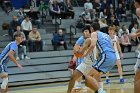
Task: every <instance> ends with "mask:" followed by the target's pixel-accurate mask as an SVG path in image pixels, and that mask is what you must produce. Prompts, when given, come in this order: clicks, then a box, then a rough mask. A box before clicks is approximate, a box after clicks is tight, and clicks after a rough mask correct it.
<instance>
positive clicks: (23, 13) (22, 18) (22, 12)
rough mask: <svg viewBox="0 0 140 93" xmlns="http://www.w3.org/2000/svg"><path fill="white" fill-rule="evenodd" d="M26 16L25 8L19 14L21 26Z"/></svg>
mask: <svg viewBox="0 0 140 93" xmlns="http://www.w3.org/2000/svg"><path fill="white" fill-rule="evenodd" d="M25 16H26V13H25V12H24V9H23V8H20V9H19V12H18V13H17V17H18V21H19V23H20V24H21V23H22V21H23V20H24V17H25Z"/></svg>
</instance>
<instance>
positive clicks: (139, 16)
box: [136, 7, 140, 19]
mask: <svg viewBox="0 0 140 93" xmlns="http://www.w3.org/2000/svg"><path fill="white" fill-rule="evenodd" d="M136 14H137V16H138V18H139V19H140V7H139V8H137V9H136Z"/></svg>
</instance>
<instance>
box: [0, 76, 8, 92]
mask: <svg viewBox="0 0 140 93" xmlns="http://www.w3.org/2000/svg"><path fill="white" fill-rule="evenodd" d="M7 84H8V77H6V78H3V79H2V84H1V89H6V87H7Z"/></svg>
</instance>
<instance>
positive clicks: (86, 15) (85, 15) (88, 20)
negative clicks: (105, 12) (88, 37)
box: [82, 9, 92, 24]
mask: <svg viewBox="0 0 140 93" xmlns="http://www.w3.org/2000/svg"><path fill="white" fill-rule="evenodd" d="M82 17H83V19H84V21H85V23H87V24H91V23H92V20H91V14H90V12H89V10H88V9H85V11H84V12H83V13H82Z"/></svg>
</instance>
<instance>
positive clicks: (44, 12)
mask: <svg viewBox="0 0 140 93" xmlns="http://www.w3.org/2000/svg"><path fill="white" fill-rule="evenodd" d="M38 10H39V11H40V14H41V16H47V15H48V10H49V6H48V4H46V3H45V2H43V1H40V5H39V8H38Z"/></svg>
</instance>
